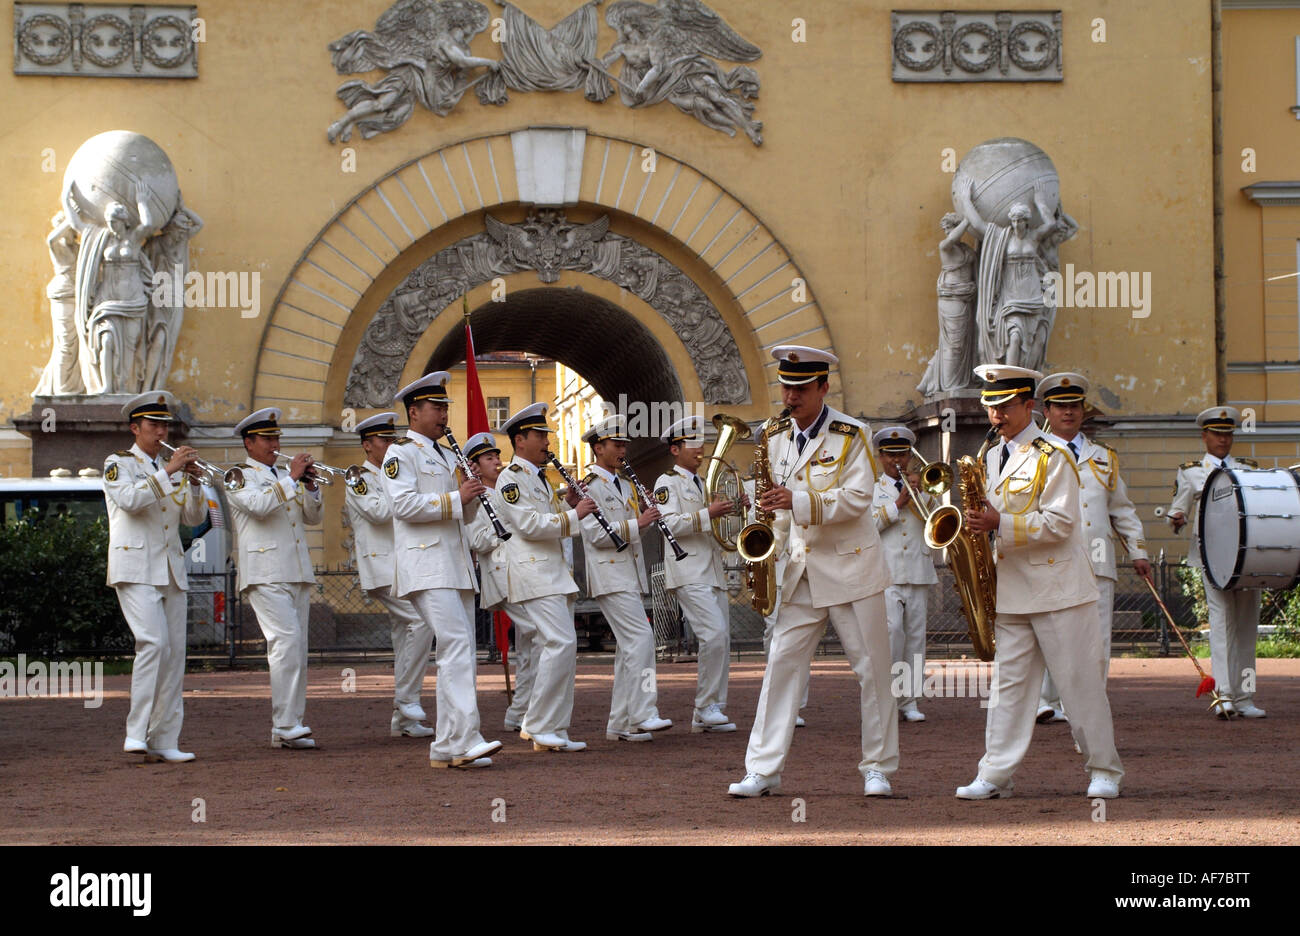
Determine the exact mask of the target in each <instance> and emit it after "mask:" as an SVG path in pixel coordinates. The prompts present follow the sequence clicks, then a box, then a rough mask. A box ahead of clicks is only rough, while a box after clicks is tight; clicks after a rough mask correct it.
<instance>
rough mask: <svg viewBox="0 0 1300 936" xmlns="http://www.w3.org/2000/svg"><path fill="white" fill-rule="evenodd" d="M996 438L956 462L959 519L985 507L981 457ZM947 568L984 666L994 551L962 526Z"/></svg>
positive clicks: (992, 606)
mask: <svg viewBox="0 0 1300 936" xmlns="http://www.w3.org/2000/svg"><path fill="white" fill-rule="evenodd" d="M996 435H997V430H996V429H990V430H989V432H988V435H987V436H985V438H984V444H983V445H981V446H980V450H979V454H978V455H976V456H975V457H974V458H971V457H970V456H969V455H963V456H962V457H961V458H959V459H958V460H957V489H958V491H959V492H960V494H961V506H962V516H965V513H966V511H967V510H982V509H983V507H984V488H985V484H986V481H987V479H986V477H985V472H984V454H985V453H986V452H987V451H988V449H989V445H990V444H991V443H992V441H993V439H994V438H995V437H996ZM948 565H949V567H951V569H952V573H953V577H954V578H955V579H956V582H955V587H956V589H957V594H958V595H960V596H961V609H962V613H963V614H964V615H965V616H966V627H967V630H968V631H969V633H970V642H971V645H972V646H973V647H974V648H975V655H976V656H977V657H979V658H980V659H981V660H984V661H985V662H987V661H989V660H992V659H993V652H994V646H993V625H994V622H995V620H996V618H997V595H998V577H997V569H996V568H995V567H994V565H993V549H992V546H991V545H990V544H989V538H988V536H987V535H985V534H983V533H975V532H973V531H971V530H970V529H969V528H968V527H967V526H966V524H965V523H963V524H961V530H960V532H959V533H958V534H957V536H956V537H955V538H954V539H953V540H952V542H951V543H949V544H948Z"/></svg>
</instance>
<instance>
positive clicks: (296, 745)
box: [271, 734, 316, 751]
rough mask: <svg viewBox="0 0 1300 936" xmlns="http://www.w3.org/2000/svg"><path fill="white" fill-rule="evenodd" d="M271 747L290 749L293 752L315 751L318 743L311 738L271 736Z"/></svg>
mask: <svg viewBox="0 0 1300 936" xmlns="http://www.w3.org/2000/svg"><path fill="white" fill-rule="evenodd" d="M271 747H273V748H289V750H291V751H311V750H315V748H316V742H315V741H313V740H312V739H311V738H286V737H284V736H283V735H277V734H273V735H271Z"/></svg>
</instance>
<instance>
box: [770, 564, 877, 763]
mask: <svg viewBox="0 0 1300 936" xmlns="http://www.w3.org/2000/svg"><path fill="white" fill-rule="evenodd" d="M828 618H829V619H830V622H831V623H832V624H833V625H835V631H836V633H838V634H839V637H840V644H841V645H842V646H843V647H844V653H845V654H846V655H847V656H848V658H849V665H850V666H851V667H852V669H853V674H854V675H855V676H856V677H857V678H858V686H859V689H860V697H859V711H860V714H861V718H862V761H861V762H860V763H859V764H858V772H859V773H861V774H862V775H863V776H866V773H867V771H868V770H878V771H880V772H881V773H883V774H884V775H885V776H886V777H888V776H890V775H892V774H893V773H894V772H895V771H896V770H898V704H897V702H896V700H895V699H894V697H893V695H892V694H891V693H890V675H889V632H888V628H887V626H886V624H885V596H884V593H883V592H878V593H877V594H874V595H871V596H870V597H867V598H860V599H858V600H857V601H853V602H849V603H848V604H840V605H834V606H832V607H830V608H814V607H813V605H812V592H811V591H810V590H809V588H808V579H807V578H806V577H804V578H801V579H800V580H799V584H798V585H796V586H795V589H794V593H793V594H792V595H791V596H790V597H789V600H787V601H786V602H785V603H784V604H782V605H781V612H780V616H779V617H778V618H777V621H776V625H775V626H774V627H773V628H772V644H771V647H770V648H769V650H768V658H767V668H766V669H765V670H764V672H763V689H762V691H761V692H760V693H759V696H758V712H757V713H756V714H755V715H754V728H753V730H752V731H751V732H750V733H749V749H748V750H747V751H746V752H745V771H746V772H747V773H756V774H760V775H762V776H765V777H770V776H780V774H781V771H782V770H783V769H784V768H785V758H786V755H787V754H788V753H789V752H790V742H791V741H792V740H793V739H794V721H795V718H796V717H797V716H798V714H799V692H800V686H801V685H802V684H806V683H805V680H806V678H807V673H808V667H809V666H810V665H811V664H812V658H813V654H814V653H816V652H817V641H819V640H820V639H821V636H822V634H823V633H824V632H825V630H826V621H827V619H828Z"/></svg>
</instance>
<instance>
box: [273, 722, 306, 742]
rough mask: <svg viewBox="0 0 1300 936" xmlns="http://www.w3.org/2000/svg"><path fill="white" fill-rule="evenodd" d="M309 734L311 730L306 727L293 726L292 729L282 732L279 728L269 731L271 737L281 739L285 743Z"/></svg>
mask: <svg viewBox="0 0 1300 936" xmlns="http://www.w3.org/2000/svg"><path fill="white" fill-rule="evenodd" d="M309 734H311V729H310V728H308V727H307V726H306V725H294V726H293V727H292V728H285V729H283V730H281V729H279V728H272V729H271V737H273V738H281V739H282V740H285V741H296V740H297V739H298V738H305V737H307V735H309Z"/></svg>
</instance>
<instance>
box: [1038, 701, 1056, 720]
mask: <svg viewBox="0 0 1300 936" xmlns="http://www.w3.org/2000/svg"><path fill="white" fill-rule="evenodd" d="M1055 714H1056V709H1054V708H1052V706H1050V705H1040V706H1038V714H1037V715H1035V716H1034V721H1036V722H1038V724H1040V725H1045V724H1047V723H1048V722H1049V721H1051V720H1052V716H1053V715H1055Z"/></svg>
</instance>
